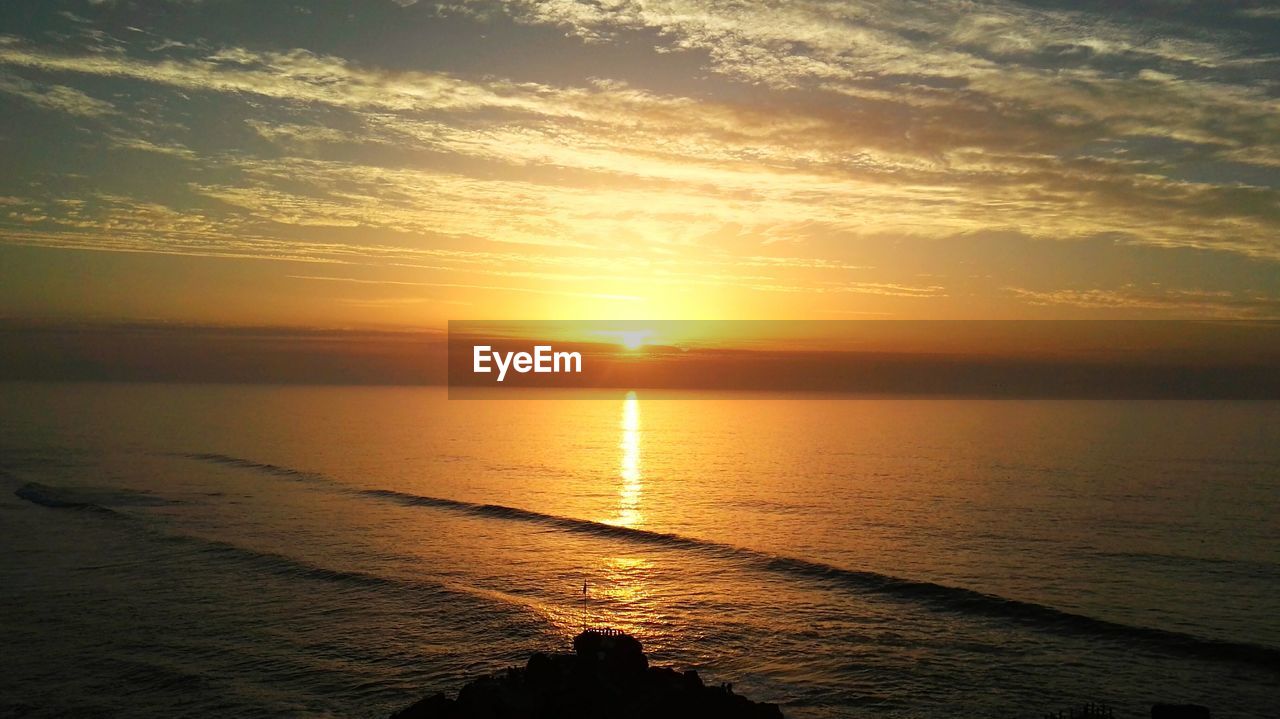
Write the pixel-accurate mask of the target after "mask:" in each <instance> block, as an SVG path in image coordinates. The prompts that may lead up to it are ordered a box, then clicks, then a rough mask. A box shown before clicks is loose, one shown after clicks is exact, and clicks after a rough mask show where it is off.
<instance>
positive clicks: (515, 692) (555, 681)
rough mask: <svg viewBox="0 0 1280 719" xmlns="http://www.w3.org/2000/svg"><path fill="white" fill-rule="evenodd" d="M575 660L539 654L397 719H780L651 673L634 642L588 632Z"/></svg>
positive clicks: (684, 679)
mask: <svg viewBox="0 0 1280 719" xmlns="http://www.w3.org/2000/svg"><path fill="white" fill-rule="evenodd" d="M573 647H574V653H573V654H542V653H539V654H534V655H533V656H532V657H530V658H529V662H528V663H527V664H526V665H525V666H524V668H519V667H512V668H510V669H507V670H506V671H504V672H500V673H498V674H494V675H491V676H487V677H481V678H479V679H475V680H473V681H471V682H468V683H467V684H466V686H464V687H463V688H462V690H461V691H460V692H458V697H457V699H449V698H448V697H446V696H445V695H444V694H436V695H434V696H431V697H427V698H426V699H423V700H421V701H419V702H417V703H415V704H413V705H412V706H409V707H406V708H405V709H403V710H401V711H399V712H396V713H395V714H393V715H392V719H498V718H499V717H501V718H502V719H552V718H554V719H605V718H606V717H608V718H610V719H613V718H617V719H641V718H644V719H650V718H656V719H686V718H688V719H692V718H693V717H699V718H701V717H724V718H725V719H781V717H782V712H781V711H779V710H778V707H777V705H776V704H764V703H757V702H753V701H751V700H750V699H747V698H746V697H743V696H739V695H737V694H734V693H733V689H732V687H730V686H728V685H723V686H706V685H704V684H703V683H702V679H701V678H700V677H699V676H698V673H697V672H694V671H685V672H681V671H677V670H675V669H671V668H667V667H650V666H649V661H648V659H647V658H646V657H645V655H644V652H643V650H642V648H641V646H640V642H639V641H638V640H636V639H635V638H634V637H632V636H630V635H627V634H623V633H621V632H616V631H610V630H589V631H585V632H583V633H581V634H579V635H578V636H577V638H576V639H574V642H573Z"/></svg>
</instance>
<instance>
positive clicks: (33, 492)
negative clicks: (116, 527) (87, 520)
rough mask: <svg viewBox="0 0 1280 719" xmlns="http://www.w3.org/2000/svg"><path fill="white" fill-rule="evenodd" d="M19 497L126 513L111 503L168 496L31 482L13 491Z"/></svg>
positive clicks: (47, 504) (153, 500) (63, 506)
mask: <svg viewBox="0 0 1280 719" xmlns="http://www.w3.org/2000/svg"><path fill="white" fill-rule="evenodd" d="M13 493H14V494H15V495H17V496H18V497H20V498H22V499H25V500H27V501H28V502H31V503H32V504H38V505H40V506H42V507H51V508H54V509H79V510H84V511H88V512H98V513H101V514H110V515H115V516H119V517H122V516H124V515H122V514H120V513H119V512H117V511H115V510H114V509H111V507H110V506H108V505H117V506H119V505H154V504H166V503H167V502H166V501H165V500H162V499H159V498H157V497H151V496H149V495H147V494H145V493H143V492H130V491H128V490H110V489H97V488H89V487H53V486H50V485H47V484H40V483H39V482H27V483H26V484H24V485H22V486H21V487H18V488H17V489H15V490H14V491H13Z"/></svg>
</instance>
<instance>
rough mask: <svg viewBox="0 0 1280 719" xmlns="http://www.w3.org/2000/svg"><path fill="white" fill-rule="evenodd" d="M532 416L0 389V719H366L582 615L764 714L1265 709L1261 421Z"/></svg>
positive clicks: (1136, 406) (1265, 525)
mask: <svg viewBox="0 0 1280 719" xmlns="http://www.w3.org/2000/svg"><path fill="white" fill-rule="evenodd" d="M523 396H527V397H530V398H531V399H528V400H512V401H452V402H451V401H449V400H447V399H446V396H445V393H444V392H443V391H442V390H439V389H433V388H314V387H247V386H176V385H104V384H5V385H0V406H3V407H4V410H3V411H0V646H3V647H4V649H3V651H0V677H3V681H2V682H0V715H3V716H11V715H13V716H36V717H44V716H86V717H88V716H92V717H100V716H120V717H171V716H185V715H197V714H199V715H205V716H262V717H288V716H297V717H304V716H306V717H311V716H332V717H380V716H386V715H387V714H388V713H390V712H391V711H393V710H395V709H397V708H399V707H401V706H403V705H406V704H408V703H410V702H412V701H414V700H416V699H417V698H419V697H421V696H423V695H425V694H427V693H432V692H435V691H456V689H457V688H459V687H460V686H461V684H462V683H463V682H464V681H465V680H466V679H468V678H469V677H472V676H474V675H475V674H477V673H482V672H488V671H493V670H497V669H499V668H502V667H504V666H508V665H510V664H522V663H523V662H524V660H525V659H526V658H527V656H528V654H529V653H531V652H533V651H538V650H548V649H566V650H567V648H568V646H569V643H570V641H571V637H572V635H573V634H574V633H575V632H576V631H578V630H579V629H580V628H581V626H582V625H583V624H584V623H586V624H591V625H596V626H601V625H603V626H613V627H617V628H621V629H624V630H626V631H628V632H631V633H633V634H635V635H637V636H638V637H639V638H640V639H641V641H642V642H643V643H644V645H645V648H646V650H647V651H648V653H649V655H650V660H651V661H652V662H656V663H659V664H674V665H678V666H680V667H682V668H684V667H691V668H696V669H697V670H698V671H699V672H700V673H701V674H702V676H703V678H704V680H706V681H708V682H721V681H731V682H733V683H734V687H735V690H737V691H739V692H741V693H744V694H747V695H748V696H750V697H752V698H755V699H762V700H768V701H774V702H778V703H780V704H781V705H782V706H783V710H784V712H785V713H786V714H787V715H788V716H790V717H842V716H850V717H863V716H865V717H954V716H991V717H1040V716H1043V714H1044V713H1045V712H1048V711H1056V710H1059V709H1066V708H1068V707H1071V706H1072V705H1076V704H1080V703H1083V702H1088V701H1105V702H1108V703H1110V704H1112V705H1113V706H1114V707H1115V708H1116V713H1117V716H1132V717H1138V716H1146V713H1147V711H1148V707H1149V705H1150V704H1151V703H1152V702H1155V701H1174V702H1196V703H1201V704H1206V705H1208V706H1210V707H1211V708H1212V709H1213V711H1214V716H1215V717H1224V718H1230V717H1275V716H1277V715H1280V700H1278V698H1280V619H1277V617H1280V519H1278V515H1280V403H1274V402H1220V403H1219V402H1171V401H1164V402H1133V401H1079V402H1077V401H1047V402H1043V401H974V400H895V399H831V398H829V399H810V400H796V399H786V398H781V397H772V396H768V395H753V396H752V397H753V399H750V400H742V399H724V398H709V397H702V396H697V395H689V397H688V398H687V399H676V400H652V399H650V400H646V399H645V397H644V395H643V393H640V394H639V395H628V394H626V393H618V394H617V395H616V396H615V397H610V398H608V399H600V400H581V399H576V400H556V399H548V398H547V397H548V395H540V394H537V393H528V394H527V395H523ZM584 581H585V582H587V584H588V588H589V593H588V596H587V597H586V598H585V600H584V597H583V595H582V584H583V582H584Z"/></svg>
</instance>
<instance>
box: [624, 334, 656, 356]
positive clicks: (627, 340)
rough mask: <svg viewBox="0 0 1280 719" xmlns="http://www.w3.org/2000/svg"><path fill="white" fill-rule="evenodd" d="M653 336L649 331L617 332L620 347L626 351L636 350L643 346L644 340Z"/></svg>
mask: <svg viewBox="0 0 1280 719" xmlns="http://www.w3.org/2000/svg"><path fill="white" fill-rule="evenodd" d="M651 334H653V333H652V332H650V331H649V330H636V331H633V332H619V333H618V339H619V341H621V342H622V346H623V347H625V348H627V349H628V350H632V351H634V350H638V349H640V347H641V346H642V345H644V341H645V339H646V338H647V337H648V336H649V335H651Z"/></svg>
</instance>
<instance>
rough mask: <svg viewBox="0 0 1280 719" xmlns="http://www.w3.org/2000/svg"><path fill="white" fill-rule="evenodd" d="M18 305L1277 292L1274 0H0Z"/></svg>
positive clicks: (1052, 310)
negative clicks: (1116, 0)
mask: <svg viewBox="0 0 1280 719" xmlns="http://www.w3.org/2000/svg"><path fill="white" fill-rule="evenodd" d="M0 157H2V158H3V161H2V163H0V317H3V318H5V319H9V320H15V319H16V320H22V321H57V322H104V321H106V322H118V323H137V322H144V323H145V322H160V323H184V324H196V325H218V326H280V327H300V328H366V329H387V328H392V329H394V328H442V327H444V325H445V323H446V322H447V321H448V320H450V319H513V320H520V319H877V318H894V319H923V318H927V319H957V318H965V319H1004V318H1046V319H1053V318H1154V317H1159V318H1275V317H1278V316H1280V3H1276V2H1221V1H1217V2H1192V1H1189V0H1135V1H1134V2H1129V3H1111V2H1090V1H1089V0H1084V1H1079V0H1075V1H1073V2H1040V1H1027V2H1008V1H998V2H977V1H973V0H928V1H922V2H912V1H911V0H900V1H894V2H841V3H836V2H817V1H815V0H792V1H788V2H781V1H775V0H759V1H754V2H753V1H750V0H733V1H728V0H709V1H702V0H699V1H696V2H695V1H694V0H620V1H615V0H596V1H594V2H569V1H567V0H548V1H545V2H532V1H529V2H526V1H509V2H500V1H492V2H491V1H488V0H477V1H475V2H472V1H470V0H463V1H460V2H459V1H455V2H447V3H443V4H442V3H433V2H428V1H427V0H420V1H418V2H414V1H413V0H364V1H362V2H352V1H350V0H348V1H346V2H336V1H316V2H294V3H287V2H260V1H256V0H255V1H248V0H167V1H163V0H155V1H148V2H142V1H140V0H138V1H129V0H73V1H68V2H49V1H48V0H44V1H40V2H34V1H29V0H6V2H4V3H3V4H0Z"/></svg>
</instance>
